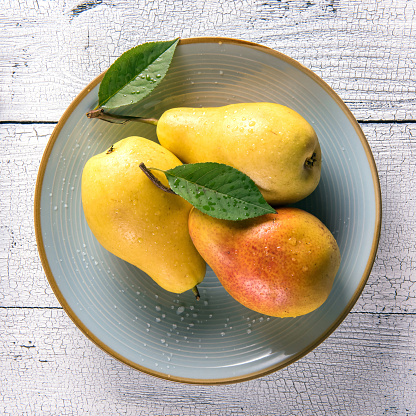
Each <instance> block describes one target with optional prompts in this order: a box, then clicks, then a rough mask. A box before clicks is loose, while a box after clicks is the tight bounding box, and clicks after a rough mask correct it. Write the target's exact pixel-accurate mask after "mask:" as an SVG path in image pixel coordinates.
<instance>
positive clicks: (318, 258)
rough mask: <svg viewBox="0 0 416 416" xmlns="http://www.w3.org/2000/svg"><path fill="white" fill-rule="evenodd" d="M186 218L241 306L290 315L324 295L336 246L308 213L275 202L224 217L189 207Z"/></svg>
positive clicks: (314, 305) (328, 287) (336, 258)
mask: <svg viewBox="0 0 416 416" xmlns="http://www.w3.org/2000/svg"><path fill="white" fill-rule="evenodd" d="M188 223H189V232H190V235H191V238H192V241H193V243H194V245H195V247H196V248H197V250H198V251H199V253H200V254H201V255H202V257H203V258H204V259H205V261H206V262H207V263H208V264H209V265H210V266H211V268H212V269H213V271H214V272H215V274H216V275H217V277H218V279H219V280H220V282H221V283H222V285H223V286H224V288H225V289H226V291H227V292H228V293H229V294H230V295H231V296H232V297H233V298H234V299H235V300H237V301H238V302H240V303H241V304H242V305H244V306H246V307H247V308H249V309H252V310H254V311H257V312H259V313H262V314H265V315H269V316H276V317H282V318H283V317H295V316H300V315H305V314H307V313H309V312H312V311H313V310H315V309H317V308H318V307H319V306H321V305H322V304H323V303H324V302H325V300H326V299H327V298H328V296H329V293H330V291H331V289H332V285H333V282H334V278H335V275H336V273H337V271H338V269H339V265H340V251H339V248H338V245H337V242H336V241H335V238H334V237H333V235H332V234H331V232H330V231H329V230H328V228H326V227H325V225H324V224H323V223H322V222H321V221H320V220H319V219H318V218H316V217H315V216H313V215H312V214H310V213H307V212H305V211H303V210H300V209H297V208H279V209H277V211H276V213H275V214H266V215H263V216H260V217H257V218H252V219H248V220H243V221H226V220H219V219H216V218H213V217H210V216H208V215H206V214H203V213H202V212H201V211H198V210H197V209H192V211H191V213H190V216H189V222H188Z"/></svg>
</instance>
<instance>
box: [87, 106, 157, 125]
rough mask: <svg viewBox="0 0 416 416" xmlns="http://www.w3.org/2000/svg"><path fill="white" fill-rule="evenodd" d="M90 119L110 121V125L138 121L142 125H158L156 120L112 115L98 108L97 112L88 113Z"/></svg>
mask: <svg viewBox="0 0 416 416" xmlns="http://www.w3.org/2000/svg"><path fill="white" fill-rule="evenodd" d="M86 116H87V117H88V118H98V119H99V120H103V121H108V122H109V123H115V124H124V123H127V122H128V121H138V122H140V123H146V124H152V125H153V126H156V125H157V122H158V120H157V119H156V118H146V117H135V116H120V115H118V114H110V113H106V112H105V111H104V108H97V109H96V110H92V111H88V113H87V114H86Z"/></svg>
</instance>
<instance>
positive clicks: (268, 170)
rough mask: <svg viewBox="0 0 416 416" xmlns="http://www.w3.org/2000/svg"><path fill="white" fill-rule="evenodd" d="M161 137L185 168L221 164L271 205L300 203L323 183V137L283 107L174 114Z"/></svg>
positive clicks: (161, 124) (160, 129)
mask: <svg viewBox="0 0 416 416" xmlns="http://www.w3.org/2000/svg"><path fill="white" fill-rule="evenodd" d="M157 136H158V139H159V142H160V144H161V145H162V146H163V147H165V148H166V149H168V150H170V151H171V152H172V153H174V154H175V155H176V156H177V157H178V158H179V159H180V160H181V161H182V162H183V163H197V162H218V163H224V164H226V165H230V166H233V167H234V168H236V169H238V170H240V171H242V172H244V173H245V174H246V175H248V176H249V177H250V178H251V179H252V180H253V181H254V182H255V184H256V185H257V186H258V188H259V189H260V191H261V193H262V194H263V196H264V198H265V199H266V201H267V202H269V203H270V204H275V205H282V204H287V203H293V202H297V201H300V200H301V199H303V198H305V197H306V196H308V195H309V194H310V193H312V192H313V191H314V189H315V188H316V186H317V185H318V183H319V180H320V174H321V149H320V145H319V141H318V137H317V135H316V133H315V131H314V129H313V128H312V126H311V125H310V124H309V123H308V122H307V121H306V120H305V119H304V118H303V117H302V116H301V115H300V114H298V113H297V112H295V111H294V110H292V109H290V108H288V107H286V106H283V105H279V104H275V103H245V104H231V105H227V106H224V107H210V108H172V109H170V110H167V111H166V112H164V113H163V114H162V116H161V117H160V119H159V121H158V122H157Z"/></svg>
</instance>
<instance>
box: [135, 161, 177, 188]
mask: <svg viewBox="0 0 416 416" xmlns="http://www.w3.org/2000/svg"><path fill="white" fill-rule="evenodd" d="M139 168H140V169H141V170H142V171H143V172H144V174H145V175H146V176H147V177H148V178H149V179H150V180H151V181H152V182H153V183H154V184H155V185H156V186H157V187H158V188H160V189H161V190H162V191H165V192H168V193H169V194H174V195H176V193H175V192H173V191H172V189H170V188H168V187H167V186H165V185H163V183H162V182H160V180H159V179H158V178H156V176H155V175H153V173H152V172H150V170H149V168H147V167H146V165H145V164H144V163H143V162H142V163H140V165H139ZM158 170H159V169H158ZM161 172H163V171H161Z"/></svg>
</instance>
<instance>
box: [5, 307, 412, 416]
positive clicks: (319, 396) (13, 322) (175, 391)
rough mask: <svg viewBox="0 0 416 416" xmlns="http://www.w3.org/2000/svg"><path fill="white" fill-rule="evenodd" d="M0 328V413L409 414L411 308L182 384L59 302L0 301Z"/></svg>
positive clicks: (351, 319) (354, 322) (363, 319)
mask: <svg viewBox="0 0 416 416" xmlns="http://www.w3.org/2000/svg"><path fill="white" fill-rule="evenodd" d="M0 331H1V333H2V334H4V335H3V336H2V337H1V340H0V367H1V368H2V370H3V371H2V372H1V373H0V386H1V394H2V401H0V413H1V414H2V415H20V414H31V415H58V414H59V415H62V416H64V415H73V414H79V415H85V414H93V415H100V414H101V415H115V414H117V415H143V416H144V415H146V416H147V415H148V416H151V415H158V416H159V415H206V416H209V415H221V416H222V415H255V416H262V415H264V416H270V415H279V416H285V415H302V416H303V415H310V416H316V415H414V414H415V413H416V400H415V394H414V393H415V390H414V386H415V384H416V351H415V349H414V344H415V342H416V324H415V319H414V316H412V315H405V314H372V313H369V314H363V313H352V314H350V315H349V316H348V317H347V319H346V320H345V321H344V322H343V323H342V324H341V326H340V327H339V328H338V329H337V331H336V332H335V333H334V334H333V335H332V336H331V337H329V338H328V339H327V340H326V341H325V342H324V343H323V344H321V345H320V346H319V347H318V348H317V349H315V350H314V351H313V352H311V353H310V354H309V355H307V356H306V357H304V358H303V359H301V360H300V361H298V362H296V363H294V364H292V365H291V366H289V367H287V368H285V369H283V370H281V371H279V372H278V373H274V374H271V375H269V376H266V377H263V378H260V379H256V380H253V381H249V382H244V383H239V384H236V385H225V386H191V385H182V384H177V383H172V382H168V381H164V380H159V379H155V378H153V377H151V376H147V375H145V374H143V373H140V372H138V371H136V370H133V369H130V368H129V367H127V366H125V365H124V364H121V363H119V362H118V361H116V360H114V359H113V358H112V357H110V356H109V355H107V354H106V353H104V352H102V351H101V350H100V349H98V348H97V347H96V346H95V345H93V344H92V343H91V342H90V341H89V340H88V339H87V338H86V337H85V336H84V335H83V334H81V333H80V332H79V330H78V329H77V328H76V327H75V326H74V325H73V324H72V322H71V321H70V320H69V318H68V317H67V315H66V314H65V313H64V312H63V311H62V310H57V309H48V308H46V309H44V308H31V309H21V308H8V309H7V308H1V309H0ZM12 375H13V377H11V376H12ZM25 397H26V398H30V400H24V399H23V398H25Z"/></svg>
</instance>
